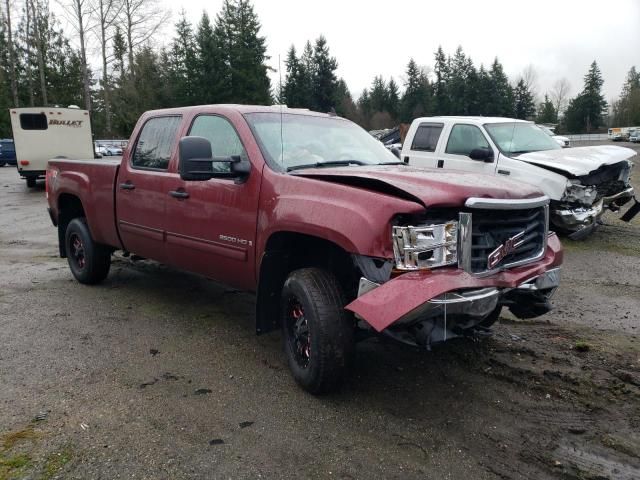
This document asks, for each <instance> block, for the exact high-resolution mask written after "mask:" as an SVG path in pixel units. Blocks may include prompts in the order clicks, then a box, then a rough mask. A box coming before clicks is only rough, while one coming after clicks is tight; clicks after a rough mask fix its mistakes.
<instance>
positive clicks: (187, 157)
mask: <svg viewBox="0 0 640 480" xmlns="http://www.w3.org/2000/svg"><path fill="white" fill-rule="evenodd" d="M178 156H179V166H178V170H179V171H180V178H181V179H182V180H187V181H205V180H209V179H211V178H213V154H212V153H211V142H209V140H207V139H206V138H203V137H183V138H181V139H180V143H179V144H178Z"/></svg>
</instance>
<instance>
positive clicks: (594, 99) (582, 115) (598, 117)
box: [565, 60, 607, 133]
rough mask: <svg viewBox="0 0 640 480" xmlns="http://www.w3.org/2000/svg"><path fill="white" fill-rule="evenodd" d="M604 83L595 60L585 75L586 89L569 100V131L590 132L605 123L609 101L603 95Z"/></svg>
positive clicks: (567, 121) (567, 123) (566, 114)
mask: <svg viewBox="0 0 640 480" xmlns="http://www.w3.org/2000/svg"><path fill="white" fill-rule="evenodd" d="M603 83H604V80H603V79H602V74H601V73H600V69H599V68H598V64H597V63H596V62H595V60H594V61H593V63H592V64H591V66H590V67H589V71H588V72H587V74H586V75H585V76H584V89H583V90H582V92H581V93H580V94H579V95H578V96H577V97H576V98H574V99H572V100H571V101H569V106H568V107H567V111H566V112H565V123H566V126H567V129H568V130H569V132H583V131H586V132H587V133H588V132H591V131H592V130H594V129H597V128H598V127H600V126H601V125H603V123H604V119H603V117H604V113H605V112H606V110H607V102H606V100H605V99H604V96H603V95H602V85H603Z"/></svg>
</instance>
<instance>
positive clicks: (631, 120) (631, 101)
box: [613, 67, 640, 126]
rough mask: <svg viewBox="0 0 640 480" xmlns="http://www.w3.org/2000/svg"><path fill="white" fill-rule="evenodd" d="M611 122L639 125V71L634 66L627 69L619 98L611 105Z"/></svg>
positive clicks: (619, 124)
mask: <svg viewBox="0 0 640 480" xmlns="http://www.w3.org/2000/svg"><path fill="white" fill-rule="evenodd" d="M613 123H614V125H617V126H636V125H640V72H638V71H637V70H636V67H631V69H630V70H629V73H628V74H627V79H626V81H625V82H624V85H623V86H622V93H621V94H620V99H619V100H618V101H617V102H615V103H614V105H613Z"/></svg>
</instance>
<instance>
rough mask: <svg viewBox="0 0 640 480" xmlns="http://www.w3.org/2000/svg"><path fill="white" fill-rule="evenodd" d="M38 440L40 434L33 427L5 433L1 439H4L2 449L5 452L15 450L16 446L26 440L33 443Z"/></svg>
mask: <svg viewBox="0 0 640 480" xmlns="http://www.w3.org/2000/svg"><path fill="white" fill-rule="evenodd" d="M36 438H38V433H37V432H35V431H34V430H33V428H31V427H28V428H25V429H24V430H17V431H15V432H9V433H5V434H3V435H2V436H1V437H0V439H2V448H3V449H5V450H9V449H11V448H13V446H14V445H16V444H17V443H20V442H22V441H24V440H31V441H33V440H35V439H36Z"/></svg>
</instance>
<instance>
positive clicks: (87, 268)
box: [65, 218, 111, 285]
mask: <svg viewBox="0 0 640 480" xmlns="http://www.w3.org/2000/svg"><path fill="white" fill-rule="evenodd" d="M65 249H66V252H67V261H68V262H69V268H70V269H71V273H72V274H73V276H74V277H76V280H78V281H79V282H80V283H84V284H86V285H95V284H96V283H100V282H102V281H103V280H104V279H105V278H107V275H108V274H109V269H110V268H111V252H110V250H109V249H108V248H107V247H105V246H104V245H100V244H98V243H96V242H94V240H93V238H91V233H90V232H89V227H87V221H86V219H84V218H74V219H73V220H71V221H70V222H69V225H68V226H67V231H66V233H65Z"/></svg>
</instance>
